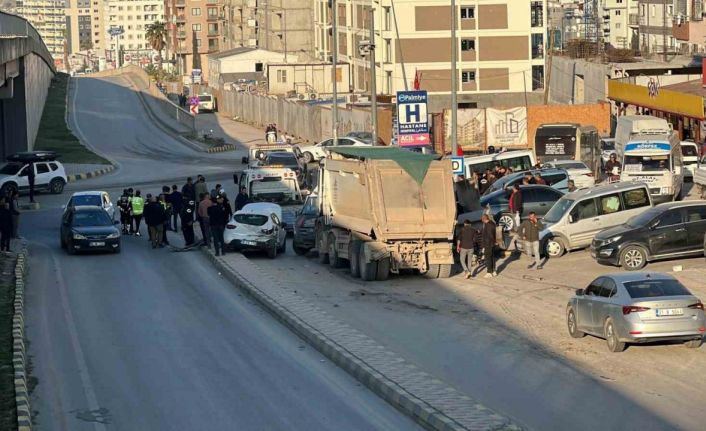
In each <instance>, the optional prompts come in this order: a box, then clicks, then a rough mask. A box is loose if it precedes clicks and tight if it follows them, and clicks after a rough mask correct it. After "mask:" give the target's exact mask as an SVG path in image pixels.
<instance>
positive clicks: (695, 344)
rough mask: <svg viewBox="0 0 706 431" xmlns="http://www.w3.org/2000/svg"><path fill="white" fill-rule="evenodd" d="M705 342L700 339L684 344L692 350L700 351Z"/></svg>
mask: <svg viewBox="0 0 706 431" xmlns="http://www.w3.org/2000/svg"><path fill="white" fill-rule="evenodd" d="M703 342H704V339H703V338H699V339H698V340H691V341H687V342H686V343H684V345H685V346H686V347H688V348H690V349H698V348H699V347H701V344H703Z"/></svg>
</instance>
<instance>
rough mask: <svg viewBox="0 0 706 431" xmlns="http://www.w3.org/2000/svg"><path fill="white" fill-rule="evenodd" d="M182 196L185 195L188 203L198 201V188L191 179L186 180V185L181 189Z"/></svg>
mask: <svg viewBox="0 0 706 431" xmlns="http://www.w3.org/2000/svg"><path fill="white" fill-rule="evenodd" d="M181 194H182V195H184V197H185V198H186V200H187V201H194V202H195V201H196V187H195V186H194V180H193V179H192V178H191V177H189V178H187V179H186V184H184V186H183V187H182V188H181Z"/></svg>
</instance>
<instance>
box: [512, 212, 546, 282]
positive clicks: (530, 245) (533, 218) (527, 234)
mask: <svg viewBox="0 0 706 431" xmlns="http://www.w3.org/2000/svg"><path fill="white" fill-rule="evenodd" d="M543 229H544V225H543V224H542V222H541V221H539V219H538V218H537V214H535V212H534V211H532V212H531V213H529V218H528V219H527V220H525V221H524V222H523V223H522V224H521V225H520V229H519V230H518V233H519V235H520V239H521V240H522V241H524V242H525V244H524V245H525V251H526V252H527V258H528V259H529V260H530V262H531V261H532V254H534V262H532V263H530V264H529V265H527V269H530V268H532V267H533V266H535V265H537V269H542V261H541V259H540V257H539V233H540V232H541V231H542V230H543Z"/></svg>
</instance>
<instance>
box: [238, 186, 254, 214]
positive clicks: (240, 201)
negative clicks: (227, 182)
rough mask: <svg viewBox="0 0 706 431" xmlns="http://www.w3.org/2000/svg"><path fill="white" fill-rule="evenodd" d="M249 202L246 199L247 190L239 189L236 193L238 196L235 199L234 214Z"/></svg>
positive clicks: (248, 199)
mask: <svg viewBox="0 0 706 431" xmlns="http://www.w3.org/2000/svg"><path fill="white" fill-rule="evenodd" d="M249 202H250V198H248V189H247V188H245V187H241V188H240V193H238V196H236V197H235V212H238V211H240V210H242V209H243V207H244V206H245V205H247V204H248V203H249Z"/></svg>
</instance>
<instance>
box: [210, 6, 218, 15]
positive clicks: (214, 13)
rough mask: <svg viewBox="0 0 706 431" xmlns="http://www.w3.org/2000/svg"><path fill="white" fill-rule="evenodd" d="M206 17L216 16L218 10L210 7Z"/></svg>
mask: <svg viewBox="0 0 706 431" xmlns="http://www.w3.org/2000/svg"><path fill="white" fill-rule="evenodd" d="M208 16H211V17H213V16H218V8H215V7H210V8H208Z"/></svg>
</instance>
